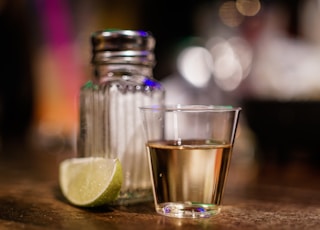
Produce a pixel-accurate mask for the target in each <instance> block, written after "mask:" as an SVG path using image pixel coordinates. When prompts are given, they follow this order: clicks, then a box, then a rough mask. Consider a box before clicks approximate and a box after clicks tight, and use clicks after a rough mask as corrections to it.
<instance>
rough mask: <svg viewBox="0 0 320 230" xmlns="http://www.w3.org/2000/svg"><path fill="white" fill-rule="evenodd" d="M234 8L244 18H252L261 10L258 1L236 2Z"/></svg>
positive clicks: (244, 0)
mask: <svg viewBox="0 0 320 230" xmlns="http://www.w3.org/2000/svg"><path fill="white" fill-rule="evenodd" d="M236 8H237V10H238V11H239V13H240V14H242V15H244V16H254V15H256V14H257V13H258V12H259V11H260V8H261V3H260V1H259V0H237V1H236Z"/></svg>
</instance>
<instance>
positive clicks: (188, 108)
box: [139, 104, 242, 112]
mask: <svg viewBox="0 0 320 230" xmlns="http://www.w3.org/2000/svg"><path fill="white" fill-rule="evenodd" d="M139 108H140V109H141V110H146V111H148V110H150V111H165V112H175V111H176V112H236V111H240V110H242V108H241V107H234V106H231V105H200V104H199V105H191V104H190V105H182V104H177V105H148V106H141V107H139Z"/></svg>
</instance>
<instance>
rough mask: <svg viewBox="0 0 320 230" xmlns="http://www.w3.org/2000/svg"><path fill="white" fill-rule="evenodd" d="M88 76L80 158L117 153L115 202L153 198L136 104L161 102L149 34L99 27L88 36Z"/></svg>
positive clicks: (82, 98)
mask: <svg viewBox="0 0 320 230" xmlns="http://www.w3.org/2000/svg"><path fill="white" fill-rule="evenodd" d="M91 44H92V61H91V62H92V66H93V71H94V73H93V74H92V78H91V80H90V81H88V82H87V83H86V84H85V85H84V86H82V88H81V90H80V130H79V138H78V155H79V157H106V158H119V159H120V162H121V164H122V170H123V176H124V178H123V185H122V188H121V191H120V195H119V197H118V199H117V200H116V201H115V204H119V205H127V204H133V203H138V202H144V201H147V200H152V189H151V188H152V184H151V183H152V182H151V178H150V172H149V166H148V160H147V155H146V152H145V151H146V150H145V144H144V137H143V135H144V134H143V129H142V121H141V120H142V119H141V118H140V111H139V107H141V106H145V105H153V104H157V105H162V104H163V103H164V96H165V91H164V89H163V87H162V85H161V84H160V83H159V82H158V81H156V80H155V79H154V78H153V67H154V65H155V56H154V52H153V51H154V47H155V39H154V37H153V36H152V35H151V33H149V32H146V31H133V30H103V31H97V32H95V33H93V34H92V36H91Z"/></svg>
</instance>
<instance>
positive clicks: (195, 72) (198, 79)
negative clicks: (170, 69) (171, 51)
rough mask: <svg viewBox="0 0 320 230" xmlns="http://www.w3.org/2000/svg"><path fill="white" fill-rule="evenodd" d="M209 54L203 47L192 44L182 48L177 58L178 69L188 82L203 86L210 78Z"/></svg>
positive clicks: (210, 61) (210, 60)
mask: <svg viewBox="0 0 320 230" xmlns="http://www.w3.org/2000/svg"><path fill="white" fill-rule="evenodd" d="M211 63H212V59H211V55H210V53H209V52H208V50H206V49H205V48H203V47H199V46H192V47H188V48H186V49H185V50H183V51H182V52H181V53H180V55H179V57H178V60H177V66H178V71H179V72H180V74H181V76H183V77H184V78H185V79H186V80H187V81H188V82H189V83H190V84H192V85H193V86H195V87H199V88H201V87H204V86H206V84H207V83H208V81H209V80H210V78H211V72H212V71H211V66H212V65H211Z"/></svg>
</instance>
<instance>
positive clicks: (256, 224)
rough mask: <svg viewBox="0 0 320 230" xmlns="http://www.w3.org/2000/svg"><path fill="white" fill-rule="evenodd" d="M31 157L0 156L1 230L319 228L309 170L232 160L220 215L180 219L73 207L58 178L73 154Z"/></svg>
mask: <svg viewBox="0 0 320 230" xmlns="http://www.w3.org/2000/svg"><path fill="white" fill-rule="evenodd" d="M27 152H28V151H23V150H15V151H12V152H10V154H8V153H2V155H0V156H1V158H0V229H10V230H11V229H77V230H79V229H86V230H90V229H93V230H100V229H101V230H102V229H113V230H117V229H127V230H131V229H132V230H135V229H154V230H158V229H166V230H170V229H184V230H192V229H214V230H219V229H268V230H271V229H320V183H319V179H318V178H319V175H320V173H319V171H318V170H316V169H312V170H310V168H309V167H305V168H303V167H302V168H301V167H300V166H290V167H288V166H287V167H286V169H284V168H283V167H277V168H273V167H272V166H271V167H265V168H259V167H257V166H254V165H253V166H250V167H249V166H248V165H240V164H237V163H236V162H234V161H233V163H232V164H231V166H230V173H229V176H228V183H227V186H226V188H225V195H224V200H223V207H222V211H221V213H220V214H219V215H217V216H215V217H213V218H205V219H177V218H169V217H163V216H160V215H158V214H156V213H155V210H154V206H153V203H152V202H146V203H142V204H137V205H131V206H119V207H107V206H105V207H100V208H96V209H83V208H78V207H74V206H72V205H70V204H69V203H68V202H67V201H66V200H65V199H64V197H63V196H62V194H61V191H60V189H59V185H58V179H57V178H58V165H59V163H60V162H61V161H62V160H63V159H65V158H67V157H70V156H71V155H72V154H68V153H62V152H59V153H54V154H53V153H47V152H41V151H31V152H32V153H27ZM284 172H285V173H284Z"/></svg>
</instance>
